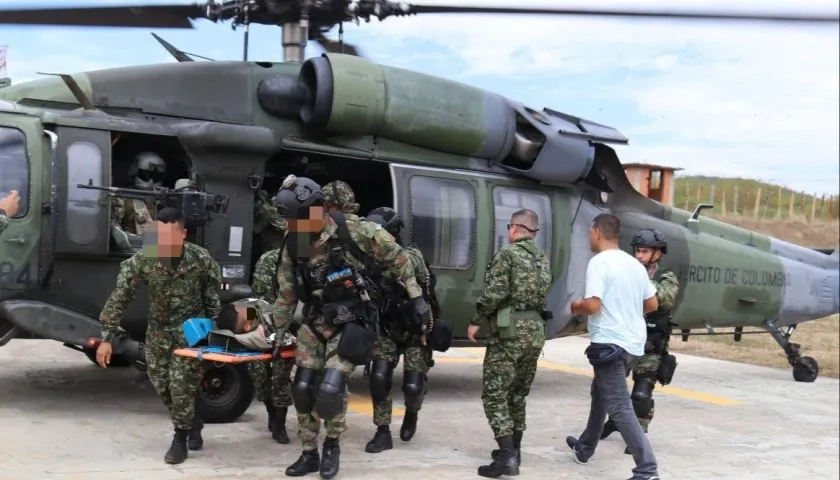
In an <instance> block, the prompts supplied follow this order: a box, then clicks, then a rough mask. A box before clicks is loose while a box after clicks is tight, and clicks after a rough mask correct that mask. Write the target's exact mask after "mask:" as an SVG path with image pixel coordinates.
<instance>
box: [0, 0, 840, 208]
mask: <svg viewBox="0 0 840 480" xmlns="http://www.w3.org/2000/svg"><path fill="white" fill-rule="evenodd" d="M160 1H163V0H160ZM451 1H453V2H455V0H451ZM447 2H448V0H447ZM447 2H444V1H443V0H425V1H423V2H422V3H424V4H432V3H447ZM418 3H419V0H418ZM455 3H458V4H477V5H517V4H518V3H519V2H512V1H510V0H504V1H502V0H495V1H494V0H474V1H473V0H458V1H457V2H455ZM523 3H525V2H523ZM627 3H628V2H624V1H618V0H615V1H607V0H601V1H598V0H589V1H588V2H583V0H579V1H578V2H577V5H571V4H570V2H562V1H560V0H531V1H528V2H527V4H528V5H533V6H549V5H550V6H586V7H589V8H594V7H597V6H611V7H614V8H615V7H618V6H622V5H624V6H626V5H627ZM632 3H633V4H634V5H639V6H651V5H655V6H658V7H663V8H664V7H668V8H677V7H675V6H674V5H675V4H676V5H678V6H679V8H683V9H688V8H690V7H692V6H698V5H699V6H703V7H705V8H709V9H723V10H733V8H732V7H730V6H729V5H728V4H729V3H730V2H727V1H725V0H706V1H692V2H689V1H685V2H674V1H673V0H659V1H656V2H653V1H646V2H636V1H634V2H632ZM742 5H744V7H742V8H751V9H755V10H761V9H763V8H766V9H771V8H772V9H774V10H777V11H778V10H782V11H784V10H785V9H786V10H787V11H791V10H800V9H804V8H809V9H810V10H812V11H813V10H815V9H817V8H818V11H820V12H831V11H834V12H836V11H837V10H838V9H840V4H838V0H833V1H831V0H822V1H820V0H810V1H803V0H799V1H797V2H794V3H791V2H790V1H789V0H784V1H782V0H772V1H764V2H759V1H751V2H745V3H743V4H742ZM196 25H197V28H198V31H195V32H190V33H182V32H176V31H160V32H158V33H160V34H161V35H162V36H163V37H164V38H166V39H167V40H169V41H170V42H171V43H173V44H175V45H176V46H177V47H178V48H181V49H183V50H185V51H192V52H195V53H199V54H202V55H206V56H209V57H212V58H216V59H219V60H222V59H238V58H240V55H241V40H242V34H241V30H240V31H238V32H231V30H230V27H229V26H228V25H212V24H209V23H208V22H197V24H196ZM94 31H95V30H74V31H73V32H72V33H68V30H66V29H63V30H60V31H59V30H51V29H48V28H47V29H45V28H39V29H38V30H37V35H38V39H39V41H40V43H41V44H48V45H51V47H50V48H49V49H48V50H47V51H46V52H44V53H42V54H38V55H31V54H27V55H26V56H22V54H21V53H20V49H18V48H17V47H15V46H12V48H11V50H10V52H9V75H10V76H11V77H12V78H13V79H14V81H15V83H19V82H21V81H23V80H24V79H31V78H34V77H35V75H34V72H35V71H52V72H55V71H83V70H94V69H98V68H106V67H114V66H122V65H131V64H137V63H153V62H158V61H161V60H162V59H166V60H165V61H172V60H171V59H170V58H169V57H168V56H166V53H165V52H164V51H163V49H162V48H161V47H160V46H159V45H157V43H156V42H155V41H154V40H153V39H152V38H151V37H150V35H149V34H148V32H147V31H142V32H141V31H140V30H135V32H140V33H138V34H137V36H131V38H132V39H133V40H132V41H133V43H127V44H125V45H120V46H119V48H114V50H113V51H112V50H109V47H111V48H113V46H112V45H110V44H108V42H102V41H100V40H101V39H103V38H104V35H102V34H99V35H97V34H94V33H88V32H94ZM170 32H171V33H170ZM251 32H252V33H251V45H252V54H251V57H250V58H252V59H257V58H259V59H268V58H274V59H275V60H276V59H278V57H280V56H281V47H280V38H281V33H280V31H279V29H276V28H272V27H255V28H252V30H251ZM33 35H35V33H34V32H33ZM85 36H89V38H92V39H93V38H96V39H100V40H94V41H92V42H91V43H88V44H85V43H80V41H79V39H80V38H82V37H85ZM331 36H332V37H336V36H337V34H336V33H335V31H334V32H333V33H332V34H331ZM124 38H129V36H128V35H126V36H125V37H124ZM142 38H145V40H142ZM21 41H22V40H20V39H17V42H18V45H20V43H21ZM345 41H347V42H349V43H358V44H359V46H360V47H361V48H362V50H363V51H364V52H365V53H366V54H369V55H370V56H371V57H372V58H373V59H375V60H377V61H380V62H382V63H385V64H392V65H397V66H401V67H408V68H413V69H415V70H419V71H424V70H426V71H428V70H429V68H431V67H429V68H427V66H439V65H440V64H441V63H442V61H445V63H446V65H447V66H449V65H452V66H453V68H452V69H451V70H448V72H447V76H449V77H451V78H454V79H457V80H459V81H464V82H467V83H473V84H478V85H483V86H488V85H494V86H495V85H500V86H501V87H500V88H503V89H504V91H505V92H506V93H507V94H511V96H512V97H514V98H516V99H518V100H523V99H524V98H532V99H533V98H536V99H538V100H539V103H543V104H542V105H540V104H537V105H533V106H535V107H542V106H548V107H552V108H555V109H558V110H561V111H563V110H564V108H563V107H564V103H565V102H567V101H568V99H569V98H570V97H572V96H578V97H579V98H581V99H587V100H591V101H592V102H593V106H592V108H590V109H588V110H585V111H569V112H568V113H571V114H576V115H581V116H585V117H592V118H591V119H592V120H594V121H601V122H605V123H611V124H613V125H614V126H615V127H617V128H618V129H619V130H621V131H622V132H624V133H625V134H627V135H628V136H630V138H631V146H629V147H621V148H619V154H620V155H621V157H622V159H623V160H624V161H626V162H630V161H633V162H636V161H647V162H651V163H662V164H670V165H674V166H678V167H683V168H685V169H686V173H698V174H720V175H740V176H749V177H754V178H762V179H769V180H776V181H781V182H784V183H786V184H787V185H790V186H791V187H793V188H796V189H799V190H806V191H819V192H823V191H825V192H831V193H836V192H837V191H838V185H839V184H840V179H838V170H840V149H839V148H838V145H839V144H840V137H839V136H838V132H840V114H838V106H840V74H839V73H838V72H840V60H839V59H840V48H838V30H837V26H836V25H831V26H819V27H813V26H806V25H799V26H797V25H789V26H772V27H771V26H767V25H758V24H750V23H735V22H717V23H716V22H712V21H706V22H669V21H654V20H633V19H630V20H617V19H585V18H581V17H576V18H564V17H559V18H558V17H535V16H526V15H507V16H506V15H497V16H488V15H468V16H467V15H424V16H416V17H408V18H389V19H387V20H385V21H384V22H381V23H380V22H378V21H376V20H373V21H371V22H370V23H369V24H363V25H362V26H360V27H355V26H352V25H351V26H347V27H346V28H345ZM95 42H99V43H95ZM2 43H7V42H5V41H4V39H3V38H0V44H2ZM432 49H437V50H436V51H430V50H432ZM308 50H310V49H308ZM315 50H317V49H315ZM418 50H422V51H418ZM311 54H317V51H312V52H311ZM535 76H540V78H541V79H542V80H540V81H539V82H538V83H535V82H536V80H535V79H534V77H535ZM545 78H551V81H550V82H546V81H545V80H544V79H545ZM569 85H573V86H572V87H569ZM511 92H514V93H513V94H512V93H511ZM518 92H521V95H519V94H518ZM535 92H539V93H538V94H537V93H535ZM517 97H518V98H517ZM523 97H524V98H523ZM628 102H629V104H630V105H634V106H635V108H636V110H637V111H638V115H631V116H628V115H627V114H626V113H623V112H622V111H623V110H624V109H626V105H627V104H628ZM619 106H620V108H619ZM599 116H601V118H598V117H599ZM603 116H608V117H611V118H612V120H610V121H609V122H607V120H605V119H604V118H603Z"/></svg>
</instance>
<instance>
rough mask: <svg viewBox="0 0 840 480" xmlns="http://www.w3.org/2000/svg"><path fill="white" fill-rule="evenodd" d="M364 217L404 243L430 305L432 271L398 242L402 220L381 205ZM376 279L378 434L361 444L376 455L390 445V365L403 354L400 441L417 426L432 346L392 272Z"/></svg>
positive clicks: (373, 375)
mask: <svg viewBox="0 0 840 480" xmlns="http://www.w3.org/2000/svg"><path fill="white" fill-rule="evenodd" d="M367 219H368V220H369V221H371V222H374V223H377V224H379V225H382V228H384V229H385V230H386V231H387V232H388V233H390V234H391V235H392V236H393V237H394V239H395V240H396V242H397V244H399V245H400V246H402V247H403V249H404V250H405V252H406V253H407V254H408V255H409V257H410V258H411V264H412V268H413V270H414V277H415V278H416V279H417V283H418V284H419V285H420V287H421V288H422V289H423V292H424V297H425V298H426V300H427V301H428V302H429V304H430V305H435V302H434V301H433V299H432V296H433V289H432V287H431V284H432V283H433V282H432V280H431V279H432V275H431V273H430V270H429V269H428V267H427V264H426V261H425V259H424V258H423V254H422V253H421V252H420V250H419V249H417V247H415V246H405V245H403V244H402V242H401V240H400V230H402V228H403V225H404V224H403V221H402V219H401V218H400V216H399V214H397V212H396V211H394V209H392V208H388V207H379V208H377V209H374V210H372V211H371V212H370V213H369V214H368V216H367ZM379 282H380V284H381V287H382V291H383V297H384V299H383V302H382V305H381V309H380V331H379V337H378V338H377V339H376V347H375V348H374V351H373V367H372V368H371V376H370V393H371V397H372V400H373V424H374V425H376V434H375V435H374V437H373V439H372V440H371V441H369V442H368V443H367V445H366V446H365V451H366V452H368V453H379V452H382V451H384V450H390V449H392V448H394V444H393V441H392V439H391V430H390V424H391V411H392V408H393V400H392V398H391V383H392V379H393V374H394V368H396V366H397V364H399V361H400V355H402V356H403V360H404V362H403V385H402V391H403V394H404V396H405V410H406V412H405V417H403V423H402V426H401V427H400V440H402V441H404V442H408V441H410V440H411V439H412V438H413V437H414V433H415V432H416V430H417V416H418V413H419V412H420V409H421V407H422V406H423V399H424V397H425V395H426V382H427V381H428V377H427V374H428V372H429V367H430V365H429V359H430V358H431V346H430V345H428V344H427V342H426V337H425V334H424V332H423V331H422V329H421V325H419V324H417V323H416V322H415V321H414V317H413V315H411V314H410V312H406V311H405V307H406V306H407V305H408V303H407V301H406V299H407V297H406V295H405V292H404V291H403V290H402V288H401V287H400V286H399V284H398V283H396V282H395V281H394V279H393V278H391V276H390V275H382V278H380V279H379Z"/></svg>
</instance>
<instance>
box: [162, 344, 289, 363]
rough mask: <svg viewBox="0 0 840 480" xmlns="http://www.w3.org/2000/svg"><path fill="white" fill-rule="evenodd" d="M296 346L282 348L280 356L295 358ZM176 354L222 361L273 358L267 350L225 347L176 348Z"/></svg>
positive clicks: (248, 360) (253, 360) (252, 360)
mask: <svg viewBox="0 0 840 480" xmlns="http://www.w3.org/2000/svg"><path fill="white" fill-rule="evenodd" d="M295 351H296V349H295V348H288V349H285V350H280V358H295ZM173 353H175V355H178V356H179V357H187V358H196V359H198V360H207V361H210V362H220V363H244V362H256V361H264V360H271V354H270V353H265V352H252V351H245V352H234V351H230V350H225V348H224V347H194V348H178V349H175V352H173Z"/></svg>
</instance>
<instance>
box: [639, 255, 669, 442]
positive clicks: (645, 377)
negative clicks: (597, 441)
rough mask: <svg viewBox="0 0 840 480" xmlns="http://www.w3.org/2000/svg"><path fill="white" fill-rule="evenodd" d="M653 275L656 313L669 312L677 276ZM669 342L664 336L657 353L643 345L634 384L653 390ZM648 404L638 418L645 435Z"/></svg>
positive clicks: (648, 414)
mask: <svg viewBox="0 0 840 480" xmlns="http://www.w3.org/2000/svg"><path fill="white" fill-rule="evenodd" d="M655 273H656V271H655V270H651V272H650V277H651V281H652V282H653V284H654V285H655V286H656V300H657V301H658V302H659V309H658V311H661V310H670V309H671V308H673V306H674V302H675V301H676V298H677V295H678V294H679V292H680V282H679V280H677V276H676V275H675V274H674V272H672V271H670V270H665V271H663V272H662V274H661V275H660V276H659V280H658V281H657V280H653V277H654V274H655ZM653 326H654V325H653V324H648V329H649V330H650V329H651V328H652V327H653ZM669 340H670V337H669V336H666V337H665V339H664V343H663V345H662V349H661V351H660V352H659V353H654V352H653V351H652V350H653V347H652V345H651V344H650V342H648V343H647V344H645V354H644V355H643V356H642V358H641V359H639V363H638V364H637V365H636V368H634V369H633V381H634V382H648V383H650V390H651V391H652V390H653V388H654V386H655V385H656V378H657V373H658V372H659V363H660V362H661V360H662V357H663V356H665V355H667V354H668V343H669ZM650 404H651V406H650V410H649V411H648V413H647V414H646V415H639V416H638V418H639V424H640V425H641V426H642V430H643V431H644V432H645V433H647V431H648V425H650V422H651V421H652V420H653V407H654V402H653V400H651V402H650Z"/></svg>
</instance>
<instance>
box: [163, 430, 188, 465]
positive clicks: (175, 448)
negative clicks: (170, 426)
mask: <svg viewBox="0 0 840 480" xmlns="http://www.w3.org/2000/svg"><path fill="white" fill-rule="evenodd" d="M189 435H190V431H189V430H187V429H175V436H174V437H172V445H170V446H169V450H167V451H166V455H165V456H164V457H163V461H164V462H166V463H169V464H173V465H175V464H178V463H183V462H184V460H186V459H187V437H188V436H189Z"/></svg>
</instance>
